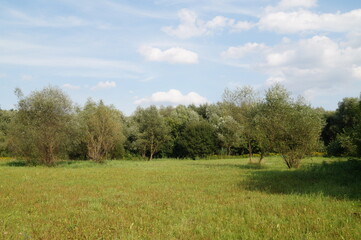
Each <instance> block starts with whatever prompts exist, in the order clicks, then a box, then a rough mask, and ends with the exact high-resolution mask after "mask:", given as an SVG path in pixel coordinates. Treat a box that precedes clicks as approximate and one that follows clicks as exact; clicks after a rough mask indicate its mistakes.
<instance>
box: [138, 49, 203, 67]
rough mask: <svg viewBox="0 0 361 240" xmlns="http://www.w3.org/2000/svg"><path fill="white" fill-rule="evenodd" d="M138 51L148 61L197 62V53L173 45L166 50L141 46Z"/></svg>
mask: <svg viewBox="0 0 361 240" xmlns="http://www.w3.org/2000/svg"><path fill="white" fill-rule="evenodd" d="M138 52H139V53H140V54H141V55H142V56H143V57H144V58H145V59H146V60H148V61H152V62H169V63H183V64H195V63H198V54H197V53H195V52H192V51H189V50H186V49H184V48H180V47H175V48H169V49H167V50H161V49H159V48H154V47H149V46H142V47H140V48H139V50H138Z"/></svg>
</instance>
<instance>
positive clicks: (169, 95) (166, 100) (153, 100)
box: [134, 89, 208, 105]
mask: <svg viewBox="0 0 361 240" xmlns="http://www.w3.org/2000/svg"><path fill="white" fill-rule="evenodd" d="M207 102H208V100H207V99H206V98H204V97H202V96H201V95H199V94H198V93H195V92H190V93H188V94H186V95H183V94H182V93H181V92H180V91H178V90H176V89H171V90H169V91H168V92H156V93H153V94H152V95H151V96H150V97H146V98H141V99H137V100H136V101H135V102H134V104H136V105H142V104H170V105H180V104H183V105H189V104H195V105H200V104H204V103H207Z"/></svg>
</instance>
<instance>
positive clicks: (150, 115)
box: [133, 106, 171, 160]
mask: <svg viewBox="0 0 361 240" xmlns="http://www.w3.org/2000/svg"><path fill="white" fill-rule="evenodd" d="M133 121H134V124H135V125H136V128H137V136H136V138H137V140H136V145H137V148H138V150H139V151H140V152H141V153H142V155H143V156H144V157H145V156H146V155H147V154H148V156H149V158H148V160H152V159H153V157H154V155H155V154H156V153H157V152H158V151H159V150H160V149H161V147H162V146H163V145H164V144H165V143H166V142H167V141H169V140H170V139H171V137H170V130H169V127H168V126H167V125H166V124H165V120H164V117H163V116H162V115H161V114H160V113H159V111H158V109H157V108H156V107H155V106H150V107H149V108H146V109H142V108H138V109H137V110H136V111H135V113H134V115H133Z"/></svg>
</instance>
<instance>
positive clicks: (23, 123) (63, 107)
mask: <svg viewBox="0 0 361 240" xmlns="http://www.w3.org/2000/svg"><path fill="white" fill-rule="evenodd" d="M16 93H17V95H18V97H19V102H18V106H17V112H16V114H15V116H14V119H13V121H12V123H11V129H10V132H9V135H10V139H9V140H10V144H11V147H12V149H13V150H14V152H15V153H16V155H17V156H20V157H25V158H26V159H27V160H28V161H36V162H40V163H42V164H46V165H53V164H54V163H55V160H56V159H57V158H58V157H60V156H61V155H62V154H65V153H66V148H67V145H68V142H69V141H70V138H69V134H70V133H71V131H72V120H73V114H74V108H73V105H72V102H71V100H70V99H69V97H68V96H67V95H65V94H64V93H63V92H62V91H61V90H60V89H59V88H56V87H47V88H44V89H43V90H41V91H34V92H32V93H31V94H30V95H29V96H28V97H24V96H23V95H22V94H21V91H20V90H19V89H17V90H16ZM62 156H64V155H62Z"/></svg>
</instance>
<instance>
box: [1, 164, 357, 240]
mask: <svg viewBox="0 0 361 240" xmlns="http://www.w3.org/2000/svg"><path fill="white" fill-rule="evenodd" d="M323 161H326V162H327V163H322V162H323ZM360 165H361V164H360V162H359V161H347V160H345V159H341V160H338V159H336V160H333V159H331V160H330V159H324V158H313V159H307V160H306V161H305V162H304V166H303V167H302V168H300V169H298V170H287V169H286V167H285V166H284V164H283V162H282V160H281V159H280V158H278V157H270V158H267V159H266V161H265V164H264V165H262V166H259V165H254V164H248V159H227V160H208V161H206V160H197V161H191V160H183V161H177V160H159V161H153V162H141V161H110V162H108V163H106V164H100V165H99V164H95V163H92V162H79V161H78V162H63V163H61V164H59V165H57V166H56V167H53V168H47V167H42V166H35V167H26V166H24V165H23V164H22V163H21V162H16V161H12V160H8V161H2V162H0V239H359V237H360V236H361V205H360V199H361V194H360V190H361V189H360V180H361V179H360V176H361V175H360Z"/></svg>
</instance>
